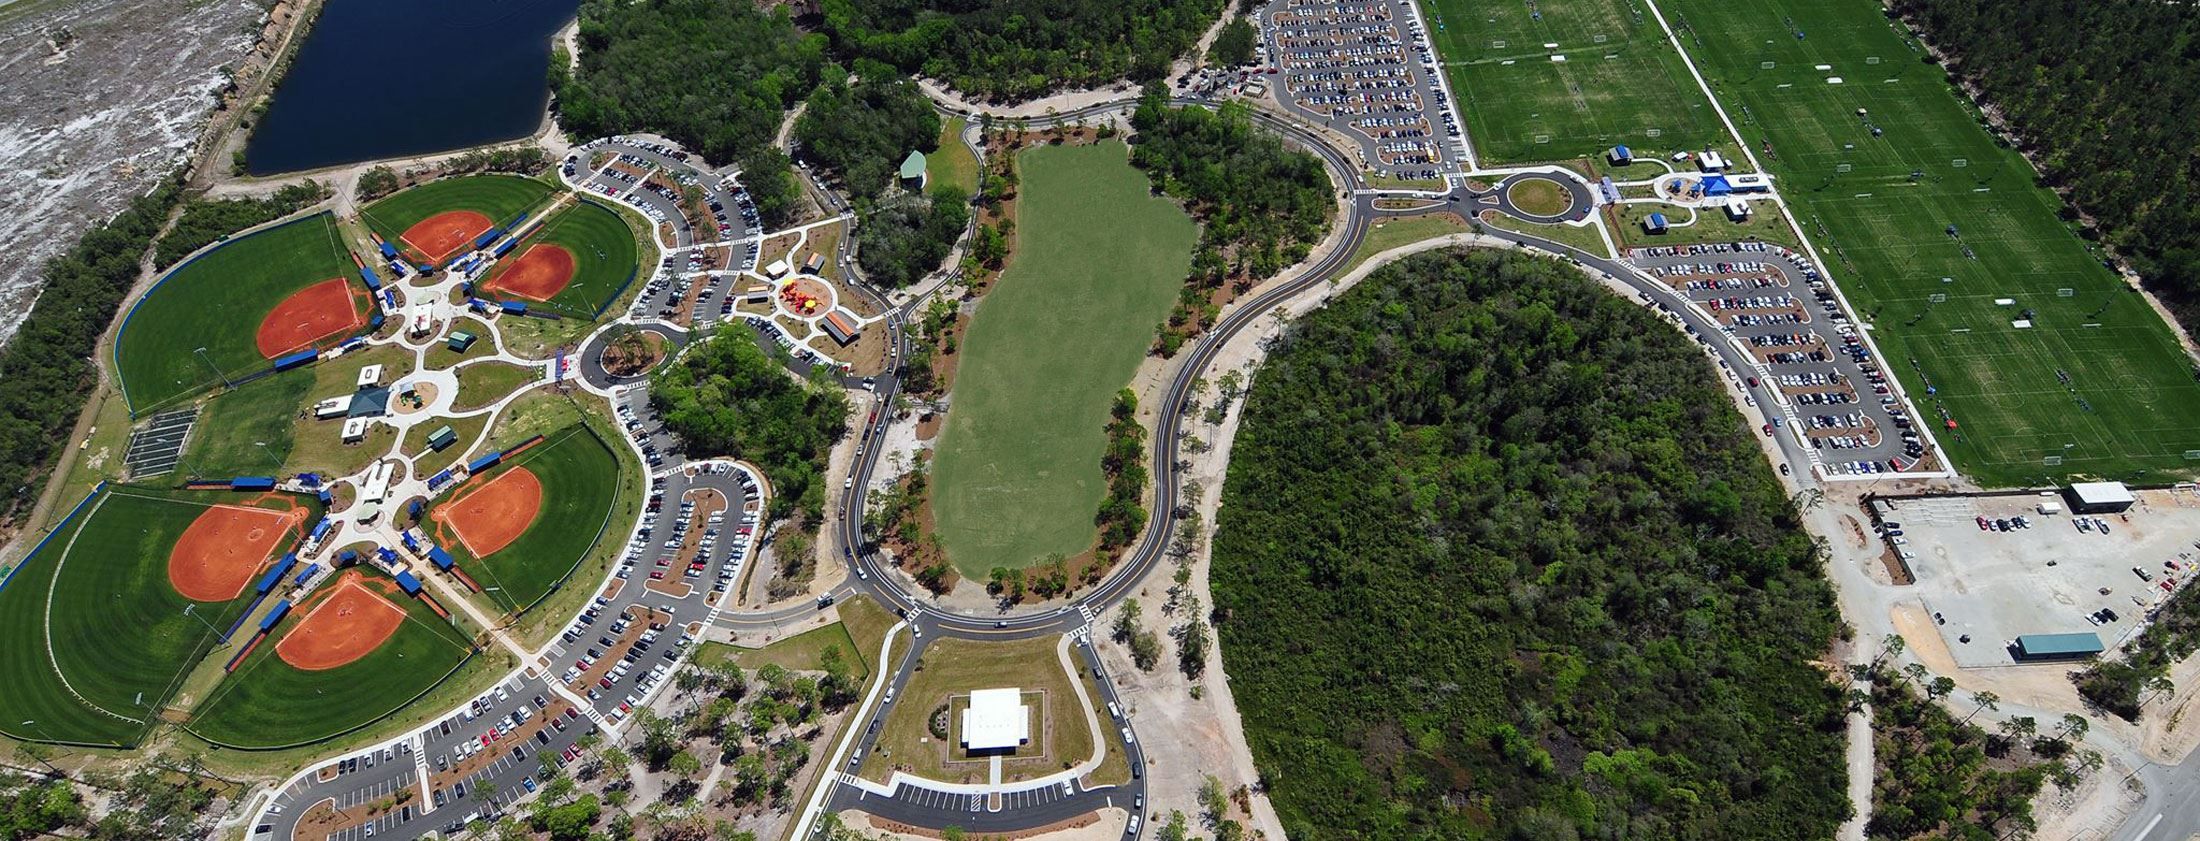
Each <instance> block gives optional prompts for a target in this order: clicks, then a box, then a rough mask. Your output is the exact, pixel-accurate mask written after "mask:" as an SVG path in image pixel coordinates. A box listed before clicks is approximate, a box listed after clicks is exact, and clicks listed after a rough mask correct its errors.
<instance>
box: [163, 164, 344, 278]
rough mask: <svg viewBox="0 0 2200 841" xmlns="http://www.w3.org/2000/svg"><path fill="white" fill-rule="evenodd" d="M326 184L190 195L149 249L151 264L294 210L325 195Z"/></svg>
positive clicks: (165, 261) (170, 259) (170, 262)
mask: <svg viewBox="0 0 2200 841" xmlns="http://www.w3.org/2000/svg"><path fill="white" fill-rule="evenodd" d="M328 194H329V193H328V188H327V187H324V186H321V184H320V182H317V181H313V180H311V179H307V180H305V181H300V182H298V183H296V184H286V185H284V186H282V187H280V188H278V189H277V190H276V191H275V194H274V195H272V196H269V197H267V198H264V199H192V200H191V201H190V202H188V203H186V204H185V205H184V206H183V215H182V216H179V217H177V218H176V224H175V227H172V228H169V229H168V233H165V234H162V235H161V237H160V243H159V245H157V246H155V247H154V249H153V265H155V266H159V267H161V268H167V267H168V266H171V265H174V264H175V262H176V261H178V260H181V259H183V258H184V257H186V256H188V255H190V253H191V252H193V251H197V250H199V249H200V248H202V247H204V246H206V245H208V244H210V243H213V242H214V241H215V240H219V239H222V238H224V237H227V236H229V235H231V234H234V233H237V232H238V231H242V230H244V229H246V228H250V227H252V226H254V225H260V224H265V223H268V222H273V221H275V220H277V219H281V218H283V217H285V216H289V215H290V214H293V213H296V212H298V211H299V210H300V209H302V208H304V207H306V206H308V205H311V204H313V203H315V202H318V201H320V200H322V199H325V198H328Z"/></svg>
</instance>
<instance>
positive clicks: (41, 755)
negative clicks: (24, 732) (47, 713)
mask: <svg viewBox="0 0 2200 841" xmlns="http://www.w3.org/2000/svg"><path fill="white" fill-rule="evenodd" d="M22 726H24V727H28V728H31V729H32V730H36V731H38V735H39V737H40V738H43V739H45V740H46V741H49V742H52V741H54V737H53V734H52V733H48V732H46V728H44V727H40V726H38V720H37V719H30V718H26V719H23V725H22ZM28 753H30V755H31V758H32V759H36V760H38V764H40V765H44V766H46V770H48V771H52V772H54V774H55V775H56V776H59V777H60V778H62V779H64V780H66V779H68V778H69V772H67V771H63V770H61V768H60V767H58V766H56V765H54V764H53V761H52V760H49V759H47V758H46V752H45V751H43V750H39V751H29V752H28Z"/></svg>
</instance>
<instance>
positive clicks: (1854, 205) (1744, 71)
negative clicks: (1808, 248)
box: [1661, 0, 2200, 485]
mask: <svg viewBox="0 0 2200 841" xmlns="http://www.w3.org/2000/svg"><path fill="white" fill-rule="evenodd" d="M1661 8H1663V9H1665V11H1666V14H1667V15H1668V17H1669V18H1671V17H1673V16H1676V15H1678V16H1683V17H1685V19H1686V21H1687V23H1688V26H1689V29H1690V31H1689V32H1684V33H1683V35H1682V43H1683V45H1684V46H1685V47H1686V48H1687V49H1688V51H1689V53H1690V55H1691V56H1693V57H1694V58H1695V59H1696V60H1697V61H1698V62H1699V65H1700V66H1701V67H1702V68H1703V70H1704V73H1705V75H1706V77H1708V78H1709V79H1710V80H1711V82H1712V85H1713V87H1714V89H1715V90H1717V91H1718V92H1719V94H1720V96H1721V98H1722V100H1723V102H1724V104H1725V105H1726V107H1727V109H1728V112H1729V113H1730V114H1732V115H1733V116H1734V117H1735V119H1736V121H1737V122H1738V123H1740V124H1741V130H1742V132H1743V134H1744V135H1745V137H1746V138H1747V139H1748V142H1749V143H1750V145H1751V146H1752V147H1753V148H1754V147H1756V146H1757V145H1758V144H1759V143H1760V142H1769V143H1771V144H1772V147H1773V152H1774V155H1773V156H1772V157H1770V158H1768V159H1766V160H1764V162H1763V163H1764V165H1765V166H1766V167H1767V168H1768V169H1769V170H1771V172H1772V173H1773V174H1774V175H1776V176H1777V177H1779V178H1780V181H1779V183H1780V188H1781V192H1782V193H1783V194H1785V195H1786V197H1787V199H1788V201H1789V203H1790V204H1792V205H1793V206H1794V207H1795V210H1796V212H1797V214H1798V216H1799V217H1800V219H1801V221H1802V224H1803V227H1804V229H1805V233H1806V234H1807V235H1809V236H1810V237H1811V239H1812V242H1813V243H1814V244H1815V245H1816V246H1817V247H1818V248H1819V250H1820V251H1821V253H1823V254H1824V255H1825V256H1826V258H1827V259H1828V260H1831V261H1832V262H1833V265H1832V266H1830V268H1831V270H1832V271H1833V272H1834V276H1835V279H1836V280H1837V281H1838V282H1840V283H1841V285H1842V287H1843V289H1844V290H1846V292H1847V294H1848V295H1849V297H1850V299H1851V300H1852V301H1853V302H1854V303H1855V304H1856V305H1857V306H1858V307H1859V309H1860V310H1861V311H1862V314H1863V316H1864V318H1865V319H1866V320H1867V321H1870V322H1872V323H1874V324H1875V326H1876V330H1875V332H1874V333H1873V336H1874V337H1875V338H1876V339H1877V340H1878V343H1879V346H1880V348H1881V349H1882V350H1883V351H1884V353H1885V354H1886V356H1887V360H1886V361H1887V367H1889V368H1891V369H1893V370H1894V371H1895V372H1896V373H1897V374H1898V375H1899V376H1901V377H1902V379H1903V381H1904V383H1905V384H1906V385H1907V386H1908V387H1909V392H1910V396H1911V397H1912V398H1913V399H1917V400H1920V401H1922V404H1921V405H1920V406H1919V409H1920V411H1921V412H1922V413H1923V414H1924V415H1925V419H1926V420H1928V421H1931V422H1934V423H1936V424H1937V423H1938V419H1937V417H1936V416H1937V415H1938V414H1939V413H1940V412H1942V411H1945V412H1946V413H1947V414H1948V415H1949V416H1950V417H1952V418H1954V419H1955V420H1956V421H1958V422H1959V423H1960V424H1961V428H1960V430H1959V433H1960V434H1948V433H1946V432H1945V431H1944V432H1943V434H1942V435H1941V443H1942V445H1943V446H1945V447H1946V448H1947V449H1948V451H1949V455H1950V456H1951V457H1952V458H1953V459H1954V460H1955V462H1956V466H1957V467H1958V468H1960V469H1961V470H1963V472H1964V473H1966V474H1968V475H1970V476H1972V477H1973V478H1975V479H1977V480H1978V481H1979V482H1981V483H1983V484H1987V485H2012V484H2021V483H2032V482H2041V481H2046V480H2054V479H2061V478H2062V477H2064V476H2066V475H2073V474H2084V475H2092V476H2100V477H2109V478H2115V479H2136V480H2141V481H2165V480H2169V479H2171V478H2173V477H2176V476H2185V475H2189V474H2191V472H2192V471H2193V467H2194V465H2195V462H2194V461H2192V460H2189V459H2188V458H2187V453H2188V452H2193V453H2194V454H2195V455H2200V384H2196V383H2195V382H2194V373H2193V365H2192V363H2191V361H2190V360H2189V359H2187V357H2186V356H2185V354H2184V353H2183V352H2182V350H2181V349H2180V348H2179V347H2178V345H2177V343H2176V340H2175V338H2174V336H2173V334H2172V333H2171V332H2170V331H2169V328H2168V326H2167V325H2165V324H2164V323H2163V322H2162V320H2161V318H2160V317H2158V316H2157V315H2156V314H2155V313H2154V312H2153V310H2152V309H2151V308H2149V307H2148V306H2147V305H2146V303H2145V301H2144V300H2143V299H2142V298H2141V297H2140V296H2139V295H2138V294H2137V293H2135V292H2133V291H2132V290H2131V289H2130V287H2129V286H2127V285H2126V284H2125V283H2124V282H2123V281H2122V280H2121V279H2120V278H2118V277H2117V276H2115V275H2114V274H2112V273H2111V272H2109V271H2108V270H2107V269H2105V268H2103V267H2102V266H2101V265H2100V263H2099V262H2097V260H2096V258H2095V257H2094V255H2093V254H2091V253H2090V252H2089V250H2088V248H2087V246H2086V244H2085V243H2084V242H2083V241H2082V240H2080V239H2079V238H2078V237H2077V236H2076V235H2075V234H2074V233H2073V232H2072V231H2071V230H2070V229H2069V228H2068V227H2066V226H2065V225H2064V224H2063V223H2062V222H2061V221H2060V220H2059V219H2058V217H2057V215H2056V213H2057V210H2058V208H2059V206H2060V202H2059V201H2058V200H2057V199H2056V197H2055V196H2054V195H2052V194H2051V193H2049V192H2047V191H2045V190H2042V189H2040V188H2038V187H2036V186H2035V185H2034V183H2033V180H2032V170H2031V169H2030V168H2029V167H2028V166H2027V165H2026V164H2025V162H2024V161H2023V160H2022V159H2021V158H2020V157H2018V156H2017V155H2016V154H2015V153H2014V152H2011V151H2008V150H2004V149H2001V148H1999V147H1997V146H1996V145H1995V143H1994V142H1993V140H1992V138H1991V137H1990V136H1989V135H1988V134H1987V132H1986V131H1985V130H1984V129H1983V128H1982V127H1981V126H1980V125H1979V122H1978V119H1977V117H1976V116H1975V115H1974V114H1973V112H1972V111H1971V109H1970V106H1969V105H1968V104H1966V103H1965V102H1963V101H1962V100H1961V99H1960V98H1959V96H1958V94H1957V92H1956V91H1954V90H1953V89H1952V88H1950V87H1949V86H1948V84H1947V82H1946V80H1945V79H1944V77H1943V74H1942V71H1941V69H1940V68H1939V67H1937V66H1935V65H1932V64H1928V63H1925V62H1923V61H1921V60H1920V56H1921V54H1922V53H1921V48H1920V47H1919V45H1918V44H1916V43H1915V42H1914V41H1913V40H1912V39H1910V38H1909V37H1908V35H1907V34H1905V33H1904V32H1902V31H1900V30H1899V29H1898V28H1897V27H1896V25H1894V24H1892V23H1890V21H1888V20H1887V18H1886V16H1885V15H1884V14H1882V12H1881V11H1880V6H1879V5H1878V4H1877V3H1873V2H1869V0H1829V2H1825V3H1818V4H1800V5H1798V4H1775V3H1772V2H1769V1H1768V0H1735V1H1734V2H1724V0H1722V2H1708V0H1669V2H1668V3H1667V4H1666V5H1664V6H1662V7H1661ZM1790 20H1792V24H1790V23H1788V22H1787V21H1790ZM1677 25H1678V23H1676V26H1677ZM1791 27H1792V29H1793V30H1800V31H1801V33H1802V34H1803V36H1804V37H1800V38H1799V37H1797V33H1796V31H1791ZM1768 62H1769V63H1770V65H1771V66H1770V69H1766V63H1768ZM1821 64H1824V65H1830V67H1831V69H1829V70H1824V71H1821V70H1817V69H1815V68H1816V66H1817V65H1821ZM1833 78H1839V79H1840V80H1841V81H1840V83H1838V84H1835V83H1832V82H1831V79H1833ZM1858 109H1867V110H1866V111H1865V112H1864V115H1863V116H1860V115H1859V111H1858ZM1867 120H1868V123H1867ZM1874 126H1877V127H1879V128H1880V129H1882V130H1883V132H1884V134H1883V135H1882V136H1878V137H1874V136H1873V135H1872V133H1871V129H1872V127H1874ZM1844 165H1845V166H1846V167H1847V168H1848V171H1846V172H1842V171H1840V170H1841V169H1842V168H1843V166H1844ZM1913 172H1916V173H1919V178H1918V179H1917V180H1916V181H1914V182H1913V181H1912V180H1911V173H1913ZM1950 225H1955V226H1957V229H1958V232H1957V233H1958V235H1951V234H1950V233H1948V231H1947V228H1948V226H1950ZM2063 290H2068V292H2067V293H2065V292H2064V291H2063ZM2065 294H2067V295H2068V297H2064V295H2065ZM1936 295H1945V296H1946V298H1945V299H1944V300H1942V301H1939V302H1935V301H1933V300H1932V296H1936ZM2003 298H2006V299H2010V300H2012V301H2013V304H2011V305H2008V306H2002V305H1997V304H1996V303H1995V301H1996V299H2003ZM2027 310H2029V311H2031V313H2032V319H2031V320H2032V323H2033V326H2032V327H2031V328H2029V329H2018V328H2016V327H2013V326H2012V324H2011V322H2012V321H2015V320H2017V319H2018V318H2021V317H2022V313H2023V312H2024V311H2027ZM2064 377H2067V383H2066V382H2065V380H2064ZM1928 384H1930V385H1931V386H1932V387H1933V388H1934V389H1936V391H1937V393H1936V394H1933V395H1931V396H1928V395H1927V394H1926V386H1927V385H1928ZM2055 458H2060V459H2061V463H2060V464H2050V463H2049V462H2050V461H2052V460H2053V459H2055Z"/></svg>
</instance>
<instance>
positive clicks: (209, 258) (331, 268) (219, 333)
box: [115, 213, 364, 413]
mask: <svg viewBox="0 0 2200 841" xmlns="http://www.w3.org/2000/svg"><path fill="white" fill-rule="evenodd" d="M357 273H358V272H357V268H356V267H355V266H354V265H353V264H352V262H351V257H350V256H349V255H348V254H347V253H346V252H345V250H344V247H343V245H342V244H341V243H340V241H339V239H338V237H337V233H336V222H335V219H334V217H332V216H330V215H329V214H327V213H317V214H314V215H312V216H308V217H306V218H304V219H300V220H297V221H295V222H290V223H286V224H284V225H281V226H278V227H274V228H269V229H267V230H263V231H259V232H257V233H253V234H250V235H247V236H242V237H238V238H236V239H233V240H230V241H228V242H226V243H223V244H222V245H221V246H220V247H218V248H215V249H214V250H212V251H209V252H207V253H205V254H204V255H202V256H200V257H199V258H198V259H196V260H192V261H189V262H186V263H183V264H182V265H179V266H177V267H176V268H174V269H171V270H169V273H168V275H167V276H166V277H164V278H162V279H161V281H160V282H159V283H158V284H157V285H155V286H154V287H153V288H152V289H151V290H149V291H147V292H146V293H145V297H144V298H143V299H141V300H139V301H138V303H137V304H135V305H133V306H132V307H131V309H130V314H129V315H128V316H127V317H126V318H125V320H124V321H123V325H122V330H121V332H120V333H119V334H117V335H116V336H115V370H116V372H117V374H118V375H119V376H120V377H121V379H122V388H123V393H124V395H125V396H126V397H128V399H129V402H130V410H131V411H132V412H135V413H143V412H145V411H147V410H149V409H152V408H154V407H158V406H162V405H165V404H167V403H169V402H171V401H173V400H175V399H177V398H180V397H184V396H187V395H190V394H195V393H197V392H198V391H199V390H200V389H203V388H206V387H207V386H209V385H214V384H217V383H220V382H222V379H223V377H224V376H227V377H229V378H236V377H241V376H243V375H246V374H250V373H252V372H254V371H258V370H261V369H264V368H266V367H267V365H268V359H267V357H266V356H263V355H261V353H260V350H259V346H258V345H257V344H256V343H255V341H254V338H255V337H254V330H255V329H257V328H258V327H259V326H260V322H261V321H262V320H264V319H266V318H267V314H268V313H269V312H270V311H272V310H274V309H275V305H276V304H278V303H281V302H282V301H283V299H284V298H286V297H289V295H290V294H291V293H293V292H296V291H298V290H300V289H303V288H305V287H307V286H311V285H313V284H315V283H319V282H321V281H324V280H329V279H331V278H354V277H355V276H356V275H357ZM355 289H357V290H358V291H360V292H361V293H362V294H363V292H364V288H363V287H355Z"/></svg>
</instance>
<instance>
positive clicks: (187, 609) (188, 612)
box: [183, 602, 229, 648]
mask: <svg viewBox="0 0 2200 841" xmlns="http://www.w3.org/2000/svg"><path fill="white" fill-rule="evenodd" d="M198 606H199V603H198V602H189V603H186V604H185V605H184V606H183V615H185V616H189V617H191V618H193V619H197V620H199V624H201V625H205V626H206V631H207V633H210V634H213V635H214V636H215V637H217V638H218V637H220V636H221V635H222V632H220V631H217V630H214V626H213V625H211V624H209V623H208V622H207V621H206V617H204V616H200V615H198V614H197V613H196V612H193V610H192V608H195V607H198ZM215 647H216V648H228V647H229V640H226V639H223V640H220V642H219V644H218V645H216V646H215Z"/></svg>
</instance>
